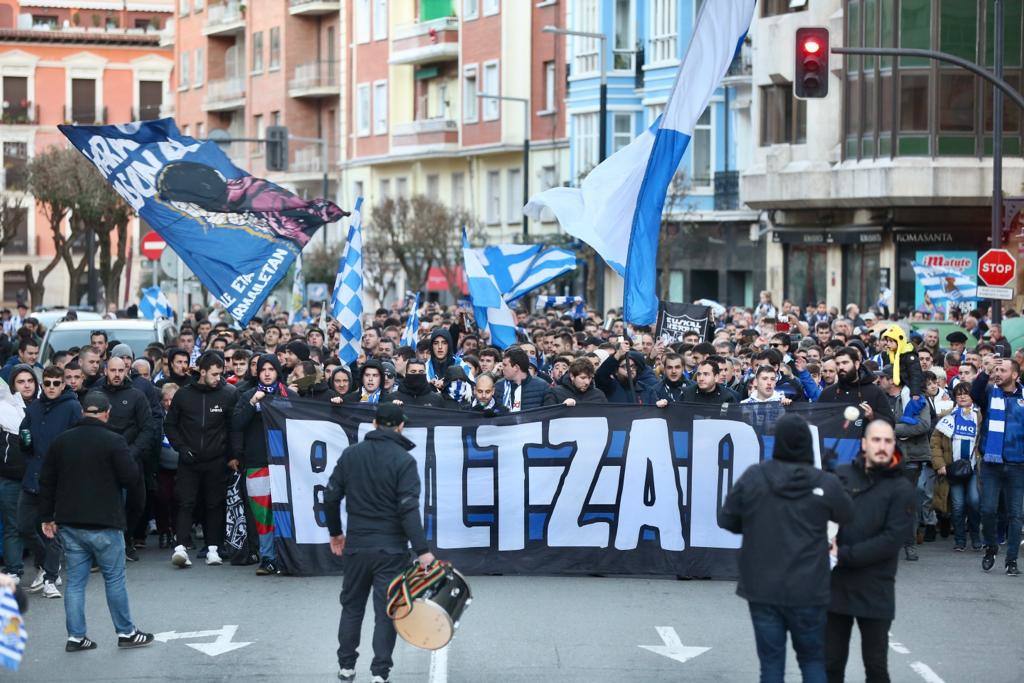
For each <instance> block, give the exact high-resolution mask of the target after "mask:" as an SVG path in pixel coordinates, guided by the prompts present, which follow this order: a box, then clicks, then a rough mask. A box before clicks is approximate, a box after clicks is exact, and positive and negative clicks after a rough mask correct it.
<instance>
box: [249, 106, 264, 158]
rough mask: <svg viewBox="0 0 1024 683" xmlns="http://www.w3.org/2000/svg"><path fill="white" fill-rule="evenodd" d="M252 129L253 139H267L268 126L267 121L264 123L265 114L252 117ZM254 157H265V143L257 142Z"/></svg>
mask: <svg viewBox="0 0 1024 683" xmlns="http://www.w3.org/2000/svg"><path fill="white" fill-rule="evenodd" d="M252 129H253V137H256V138H263V137H266V134H267V124H266V121H264V119H263V114H256V115H254V116H253V117H252ZM252 155H253V156H254V157H261V156H263V143H262V142H257V143H256V144H255V145H253V152H252Z"/></svg>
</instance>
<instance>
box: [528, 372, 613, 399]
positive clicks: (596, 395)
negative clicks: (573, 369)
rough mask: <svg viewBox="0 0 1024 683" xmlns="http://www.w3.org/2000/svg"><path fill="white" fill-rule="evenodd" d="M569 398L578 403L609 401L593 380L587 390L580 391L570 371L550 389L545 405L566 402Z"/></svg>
mask: <svg viewBox="0 0 1024 683" xmlns="http://www.w3.org/2000/svg"><path fill="white" fill-rule="evenodd" d="M567 398H571V399H573V400H574V401H576V403H607V402H608V397H607V396H605V395H604V392H603V391H601V390H600V389H598V388H597V385H596V384H595V383H594V382H593V381H591V382H590V387H588V388H587V390H586V392H584V393H582V394H581V393H580V392H579V391H577V390H576V387H575V386H573V383H572V378H571V377H570V376H569V373H568V372H567V373H565V374H564V375H562V378H561V379H560V380H559V381H558V383H557V384H556V385H555V386H553V387H551V388H550V389H548V393H547V395H546V396H545V397H544V405H546V406H557V405H560V404H561V403H562V402H564V401H565V400H566V399H567Z"/></svg>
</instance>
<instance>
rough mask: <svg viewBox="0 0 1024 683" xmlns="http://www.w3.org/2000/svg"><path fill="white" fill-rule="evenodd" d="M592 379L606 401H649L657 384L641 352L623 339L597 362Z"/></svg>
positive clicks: (640, 402)
mask: <svg viewBox="0 0 1024 683" xmlns="http://www.w3.org/2000/svg"><path fill="white" fill-rule="evenodd" d="M708 347H709V348H710V347H711V345H710V344H708ZM594 382H595V383H596V384H597V388H598V389H600V390H601V391H603V392H604V394H605V396H607V397H608V402H609V403H631V404H633V405H637V404H648V405H649V404H651V403H653V402H654V400H655V399H654V398H653V392H652V391H651V390H652V389H653V388H654V387H655V386H656V385H657V383H658V378H657V377H656V376H655V374H654V373H653V372H652V371H651V370H650V369H649V368H648V367H647V364H646V363H645V362H644V355H643V354H642V353H640V352H639V351H632V350H631V349H630V344H629V342H625V341H624V342H620V343H619V348H618V349H617V350H616V351H615V353H613V354H611V355H609V356H608V357H607V358H605V359H604V361H603V362H602V363H601V365H600V366H598V368H597V370H596V373H595V375H594Z"/></svg>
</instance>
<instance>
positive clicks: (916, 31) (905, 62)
mask: <svg viewBox="0 0 1024 683" xmlns="http://www.w3.org/2000/svg"><path fill="white" fill-rule="evenodd" d="M1003 4H1004V7H1005V9H1004V13H1005V24H1006V25H1005V30H1004V39H1003V40H1004V51H1003V54H1004V57H1003V60H1004V74H1005V75H1004V78H1005V79H1006V81H1007V82H1009V83H1010V84H1011V85H1012V86H1014V87H1016V88H1020V87H1021V70H1022V65H1024V58H1022V56H1024V55H1022V47H1024V41H1022V34H1024V0H1004V3H1003ZM844 8H845V14H844V16H845V33H846V35H845V41H844V42H845V44H846V45H850V46H858V47H911V48H924V49H935V50H941V51H943V52H949V53H951V54H954V55H957V56H959V57H963V58H964V59H968V60H970V61H972V62H977V63H981V64H984V65H985V66H988V67H991V66H992V65H993V55H994V47H993V45H994V34H995V31H994V28H993V23H994V22H993V16H992V13H993V10H992V3H991V2H990V1H989V0H845V3H844ZM843 65H844V82H843V88H844V107H843V127H844V133H845V144H844V145H843V156H844V158H845V159H872V158H878V157H891V156H940V155H941V156H983V155H985V154H991V150H992V121H993V116H992V88H991V87H990V86H988V85H987V84H985V83H983V82H982V80H981V79H980V78H977V77H976V76H974V75H973V74H970V73H967V72H965V71H963V70H962V69H960V68H958V67H954V66H952V65H944V64H940V63H938V62H934V61H932V60H928V59H923V58H918V57H901V58H898V59H897V58H893V57H867V56H854V55H849V56H846V57H844V59H843ZM1003 116H1004V119H1003V131H1004V138H1003V148H1004V152H1005V153H1006V154H1008V155H1018V154H1020V153H1021V150H1022V148H1024V141H1022V132H1024V131H1022V128H1021V115H1020V112H1019V111H1018V110H1017V108H1016V107H1015V106H1013V105H1012V104H1008V105H1004V114H1003Z"/></svg>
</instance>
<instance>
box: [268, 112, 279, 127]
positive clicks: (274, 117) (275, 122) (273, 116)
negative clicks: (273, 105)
mask: <svg viewBox="0 0 1024 683" xmlns="http://www.w3.org/2000/svg"><path fill="white" fill-rule="evenodd" d="M270 125H272V126H280V125H281V112H280V111H272V112H270Z"/></svg>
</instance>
